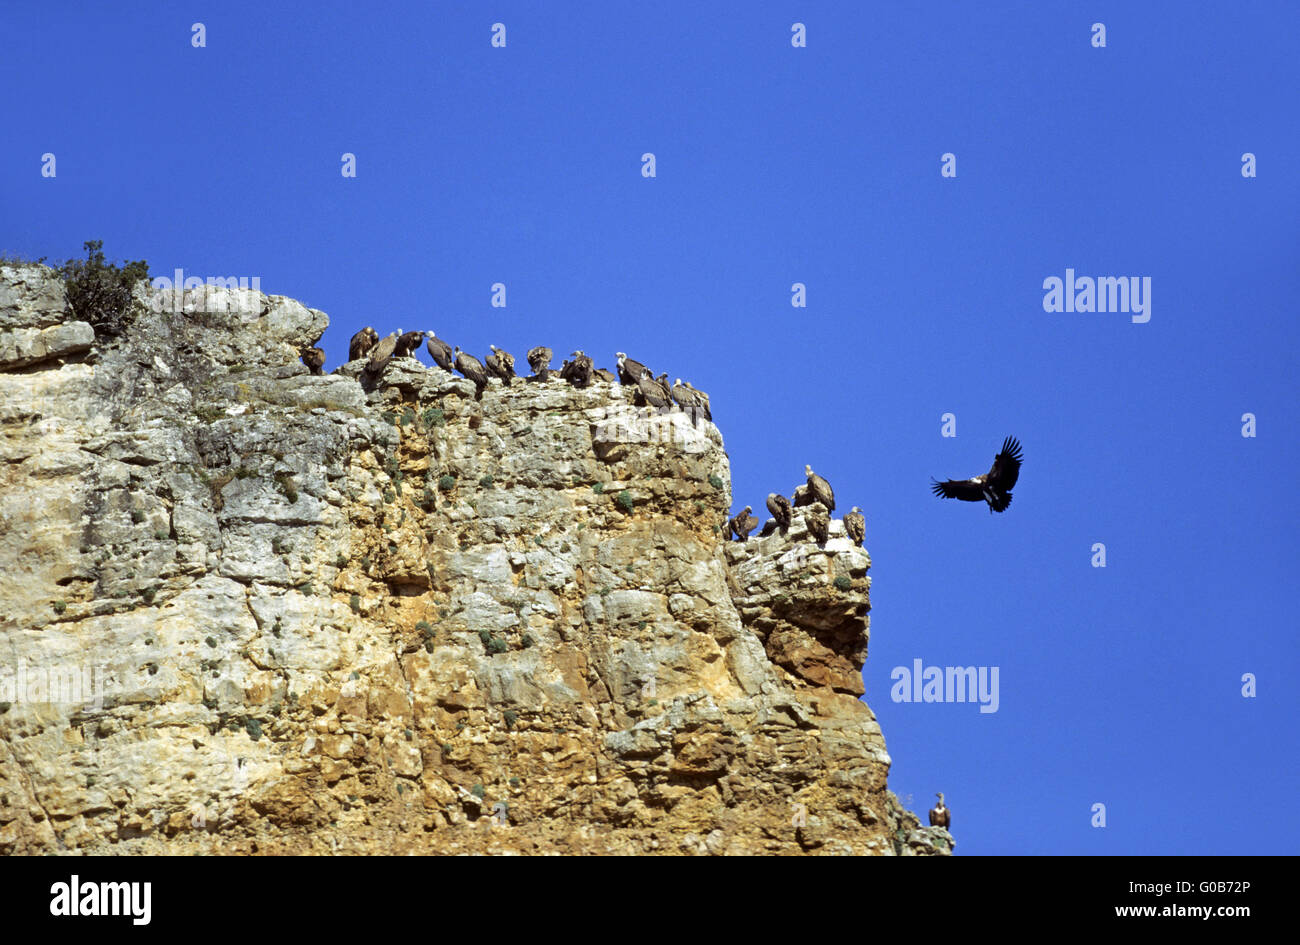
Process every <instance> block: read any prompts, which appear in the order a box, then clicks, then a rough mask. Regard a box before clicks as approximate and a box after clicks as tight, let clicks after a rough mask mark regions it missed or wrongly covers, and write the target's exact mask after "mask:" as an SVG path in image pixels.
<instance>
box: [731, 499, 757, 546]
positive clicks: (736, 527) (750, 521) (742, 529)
mask: <svg viewBox="0 0 1300 945" xmlns="http://www.w3.org/2000/svg"><path fill="white" fill-rule="evenodd" d="M752 511H754V510H753V509H752V508H751V507H749V506H748V505H747V506H745V510H744V511H743V512H741V513H740V514H739V515H737V516H736V517H735V518H733V519H732V520H731V521H730V522H729V523H728V524H729V525H730V526H731V530H732V531H733V532H734V533H735V535H736V539H737V540H738V541H748V540H749V533H750V532H752V531H753V530H754V529H756V528H758V519H756V518H754V516H752V515H750V514H749V513H750V512H752Z"/></svg>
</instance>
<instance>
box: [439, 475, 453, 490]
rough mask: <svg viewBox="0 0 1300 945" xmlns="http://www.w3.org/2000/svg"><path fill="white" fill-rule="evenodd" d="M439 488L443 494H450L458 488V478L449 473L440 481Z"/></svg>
mask: <svg viewBox="0 0 1300 945" xmlns="http://www.w3.org/2000/svg"><path fill="white" fill-rule="evenodd" d="M438 488H439V489H441V490H442V491H443V492H450V491H451V490H452V489H455V488H456V477H455V476H453V475H451V474H450V473H448V474H447V475H445V476H442V477H441V478H440V479H439V480H438Z"/></svg>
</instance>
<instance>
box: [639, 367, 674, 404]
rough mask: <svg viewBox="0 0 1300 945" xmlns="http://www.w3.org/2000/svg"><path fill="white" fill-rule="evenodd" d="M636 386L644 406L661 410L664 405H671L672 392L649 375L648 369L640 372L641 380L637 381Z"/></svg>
mask: <svg viewBox="0 0 1300 945" xmlns="http://www.w3.org/2000/svg"><path fill="white" fill-rule="evenodd" d="M636 386H637V390H639V391H640V392H641V400H642V402H643V404H644V405H645V406H649V407H654V408H656V409H658V410H663V409H664V408H665V407H671V406H672V405H673V398H672V394H670V393H669V392H668V391H667V390H666V389H665V388H664V387H663V385H662V384H660V383H659V382H658V381H656V380H655V379H654V378H653V377H651V376H650V372H649V371H642V372H641V380H639V381H638V382H637V385H636Z"/></svg>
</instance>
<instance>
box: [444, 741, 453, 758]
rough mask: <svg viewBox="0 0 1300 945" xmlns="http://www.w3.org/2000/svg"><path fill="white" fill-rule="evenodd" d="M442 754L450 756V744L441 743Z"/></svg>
mask: <svg viewBox="0 0 1300 945" xmlns="http://www.w3.org/2000/svg"><path fill="white" fill-rule="evenodd" d="M442 753H443V754H444V755H450V754H451V742H443V743H442Z"/></svg>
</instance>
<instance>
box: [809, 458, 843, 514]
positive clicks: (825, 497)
mask: <svg viewBox="0 0 1300 945" xmlns="http://www.w3.org/2000/svg"><path fill="white" fill-rule="evenodd" d="M803 471H804V474H805V475H806V476H807V477H808V493H809V495H811V496H812V501H814V502H820V503H821V504H822V505H824V506H826V511H827V512H834V511H835V493H834V492H832V491H831V484H830V483H829V482H827V481H826V480H825V479H823V478H822V477H821V476H819V475H817V474H816V473H815V472H813V471H812V467H811V466H809V465H808V464H807V463H805V464H804V467H803Z"/></svg>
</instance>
